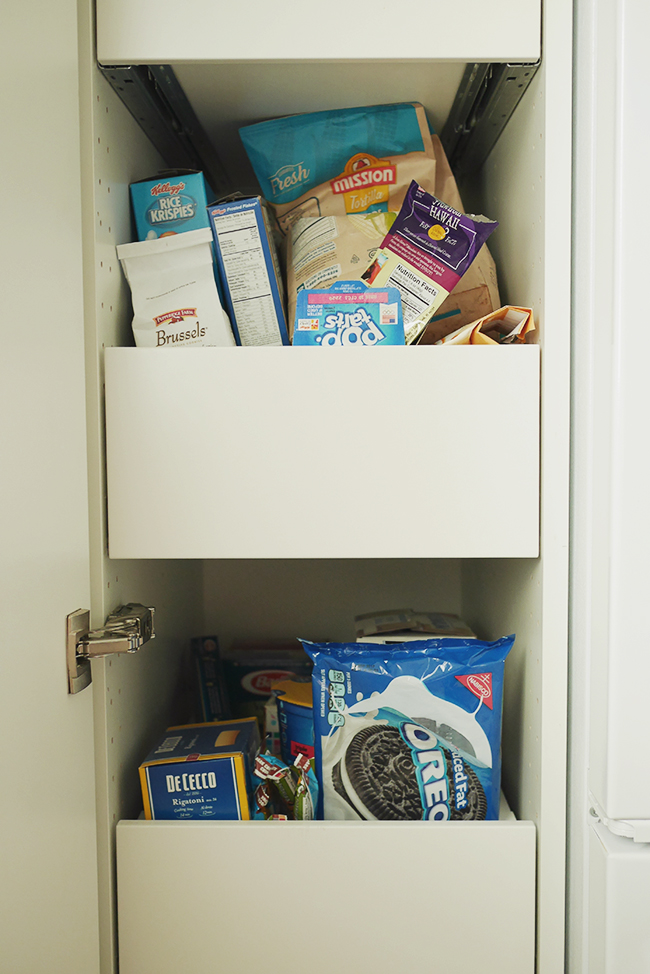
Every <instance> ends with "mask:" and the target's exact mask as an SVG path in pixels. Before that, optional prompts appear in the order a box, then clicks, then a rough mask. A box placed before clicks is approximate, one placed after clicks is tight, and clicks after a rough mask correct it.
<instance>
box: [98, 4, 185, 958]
mask: <svg viewBox="0 0 650 974" xmlns="http://www.w3.org/2000/svg"><path fill="white" fill-rule="evenodd" d="M80 8H81V31H80V49H81V104H82V126H83V139H82V162H83V179H84V187H83V191H84V265H85V267H84V273H85V316H86V374H87V400H88V406H87V414H88V453H89V497H90V539H91V610H92V611H91V625H93V626H101V625H103V623H104V620H105V618H106V616H107V615H108V614H109V612H111V611H112V610H113V609H115V608H116V607H117V606H119V605H121V604H123V603H125V602H131V601H132V602H141V603H143V604H145V605H149V606H153V607H155V608H156V630H157V635H156V638H155V640H154V641H153V642H151V643H150V644H148V645H147V646H146V647H145V648H144V649H143V650H141V651H140V652H139V653H138V654H135V655H128V656H125V657H121V658H120V657H115V658H113V659H110V660H108V659H107V660H97V661H95V662H94V663H93V694H94V704H95V743H96V768H97V807H98V813H97V830H98V845H99V874H100V882H99V888H100V924H101V965H102V972H103V974H110V972H112V971H114V970H115V969H116V964H117V958H116V948H115V929H116V927H115V924H116V919H115V910H114V907H115V859H114V826H115V823H116V821H117V820H118V819H119V818H121V817H122V816H124V815H137V813H138V810H139V807H140V797H139V783H138V778H137V772H136V768H137V765H138V763H139V761H140V760H141V758H142V756H143V755H144V754H145V753H146V752H147V751H148V749H149V747H150V745H151V743H152V741H153V740H154V739H155V738H156V737H157V736H158V734H159V733H160V731H161V730H162V728H163V727H164V726H165V725H166V723H167V722H168V720H169V715H170V713H171V712H172V710H173V707H174V699H175V695H176V693H177V687H178V676H179V668H180V665H181V655H182V651H183V649H184V647H185V645H186V643H187V640H188V638H189V636H190V635H192V634H194V633H196V632H200V631H201V629H202V625H201V615H202V604H201V588H202V581H201V566H200V565H199V564H196V563H193V564H191V563H169V562H153V563H151V562H150V563H147V562H127V563H120V562H115V561H111V560H110V559H109V558H108V556H107V540H106V478H105V461H104V440H105V437H104V408H103V383H104V377H103V350H104V347H105V346H110V345H116V344H117V345H128V344H132V335H131V304H130V295H129V290H128V286H127V285H126V282H125V280H124V276H123V274H122V272H121V269H120V266H119V261H118V260H117V257H116V252H115V246H116V244H120V243H125V242H128V241H130V240H132V239H134V238H133V236H132V228H131V215H130V208H129V183H131V182H133V181H135V180H137V179H141V178H144V177H146V176H148V175H151V174H152V173H155V172H157V171H158V170H159V169H160V168H163V167H164V165H165V163H164V160H163V159H162V158H161V157H160V156H159V155H158V153H157V152H156V151H155V150H154V149H153V147H152V146H151V144H150V143H149V141H148V140H147V139H146V137H145V136H144V134H143V133H142V131H141V129H140V128H139V127H138V125H137V124H136V122H135V121H134V119H133V118H132V117H131V116H130V115H129V114H128V112H127V111H126V109H125V108H124V106H123V105H122V103H121V102H120V100H119V99H118V98H117V96H116V95H115V94H114V92H113V91H112V89H111V88H110V87H109V86H108V84H107V83H106V82H105V81H104V79H103V77H102V76H101V74H100V73H99V72H98V71H97V68H96V65H95V61H94V51H93V37H92V34H93V28H92V23H91V20H90V15H89V10H88V8H87V5H86V3H85V2H83V0H82V3H81V4H80Z"/></svg>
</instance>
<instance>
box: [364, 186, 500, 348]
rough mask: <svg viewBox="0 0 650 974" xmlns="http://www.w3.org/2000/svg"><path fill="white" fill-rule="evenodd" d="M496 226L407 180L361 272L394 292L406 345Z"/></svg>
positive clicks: (454, 285) (420, 329) (455, 283)
mask: <svg viewBox="0 0 650 974" xmlns="http://www.w3.org/2000/svg"><path fill="white" fill-rule="evenodd" d="M498 225H499V224H498V223H497V222H496V221H495V220H488V219H487V217H484V216H475V215H471V216H470V215H468V214H464V213H460V212H459V211H458V210H455V209H454V208H453V206H449V205H448V204H447V203H443V202H442V201H441V200H439V199H437V198H436V197H435V196H432V195H431V194H430V193H427V192H425V190H423V189H422V187H421V186H418V184H417V183H416V182H415V181H413V182H412V183H411V185H410V186H409V188H408V190H407V193H406V196H405V198H404V202H403V204H402V208H401V210H400V211H399V213H398V215H397V217H396V219H395V222H394V223H393V225H392V226H391V228H390V230H389V231H388V233H387V234H386V236H385V237H384V239H383V241H382V244H381V247H380V248H379V250H378V251H377V256H376V257H375V259H374V260H373V262H372V264H371V265H370V267H369V268H368V269H367V270H366V272H365V273H364V274H363V275H362V279H363V280H364V281H365V282H366V283H367V284H368V285H372V286H373V287H386V286H389V287H396V288H397V289H398V290H399V291H400V294H401V297H402V314H403V317H404V330H405V335H406V344H407V345H410V344H412V343H413V342H414V341H416V339H418V338H419V337H420V335H421V334H422V332H423V331H424V329H425V328H426V326H427V324H428V322H429V321H430V320H431V318H432V317H433V316H434V315H435V313H436V311H437V310H438V308H439V307H440V305H441V304H442V303H443V301H444V300H445V299H446V298H447V297H448V296H449V294H450V292H451V291H453V289H454V288H455V287H456V285H457V284H458V282H459V280H460V279H461V277H462V276H463V274H464V273H465V271H466V270H467V269H468V268H469V266H470V264H471V263H472V261H473V260H474V258H475V257H476V256H477V254H478V252H479V250H480V249H481V247H482V246H483V244H484V243H485V241H486V240H487V238H488V237H489V236H490V234H491V233H492V231H493V230H495V229H496V228H497V227H498Z"/></svg>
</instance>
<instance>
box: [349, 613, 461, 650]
mask: <svg viewBox="0 0 650 974" xmlns="http://www.w3.org/2000/svg"><path fill="white" fill-rule="evenodd" d="M354 628H355V636H356V639H357V642H364V643H405V642H409V640H417V639H431V638H438V639H441V638H446V637H449V638H452V637H458V638H461V639H475V638H476V636H475V634H474V633H473V632H472V630H471V629H470V628H469V626H468V625H467V624H466V623H465V622H463V620H462V619H461V618H460V616H457V615H455V614H453V613H450V612H414V611H413V609H386V610H383V611H381V612H367V613H365V614H364V615H359V616H355V619H354Z"/></svg>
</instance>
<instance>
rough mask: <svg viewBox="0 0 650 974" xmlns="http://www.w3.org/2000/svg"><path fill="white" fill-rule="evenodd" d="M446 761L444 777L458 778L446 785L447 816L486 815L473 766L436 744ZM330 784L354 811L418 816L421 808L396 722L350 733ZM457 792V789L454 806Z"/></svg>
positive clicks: (385, 817)
mask: <svg viewBox="0 0 650 974" xmlns="http://www.w3.org/2000/svg"><path fill="white" fill-rule="evenodd" d="M440 749H441V751H442V752H443V754H444V757H445V761H446V775H447V781H448V782H450V783H451V782H452V781H453V780H454V776H456V780H457V781H458V780H460V781H461V782H462V787H461V788H460V791H457V790H456V789H455V788H454V787H453V786H452V787H451V788H450V789H449V791H450V803H449V818H450V819H452V820H458V819H472V820H476V819H484V818H485V815H486V812H487V801H486V797H485V793H484V791H483V788H482V786H481V783H480V781H479V780H478V777H477V775H476V773H475V772H474V770H473V769H472V768H471V767H470V766H469V765H468V764H467V762H465V761H464V760H463V759H462V758H461V757H460V755H458V754H457V753H456V754H452V752H451V751H450V750H449V749H447V748H444V747H441V748H440ZM332 785H333V787H334V789H335V791H336V792H337V793H338V794H339V795H340V796H341V797H342V798H344V799H345V801H346V802H347V803H348V804H349V805H350V806H351V807H352V808H353V809H354V811H355V812H356V813H357V815H359V816H360V818H363V819H378V820H380V821H408V820H416V821H417V820H421V819H422V818H423V817H424V808H423V803H422V798H421V794H420V787H419V785H418V778H417V774H416V770H415V765H414V763H413V752H412V750H411V748H410V747H409V746H408V744H407V743H406V741H405V740H404V739H403V738H402V735H401V734H400V732H399V729H398V728H397V727H393V726H390V725H386V724H380V725H377V726H371V727H364V728H363V729H362V730H360V731H359V732H358V733H357V734H355V735H354V737H353V738H352V740H351V741H350V743H349V745H348V747H347V750H346V752H345V754H344V756H343V757H342V758H341V760H340V761H339V762H338V763H337V764H336V765H335V766H334V768H333V769H332ZM457 795H461V796H462V798H461V799H459V805H460V804H461V803H462V806H463V807H462V808H461V807H456V800H457Z"/></svg>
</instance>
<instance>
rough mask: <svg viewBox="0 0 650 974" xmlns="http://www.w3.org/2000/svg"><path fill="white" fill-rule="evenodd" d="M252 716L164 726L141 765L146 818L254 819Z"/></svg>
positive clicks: (254, 729) (254, 730)
mask: <svg viewBox="0 0 650 974" xmlns="http://www.w3.org/2000/svg"><path fill="white" fill-rule="evenodd" d="M259 746H260V735H259V729H258V726H257V721H256V720H255V718H253V717H251V718H248V719H244V720H226V721H214V722H211V723H207V724H183V725H180V726H174V727H168V728H167V731H166V733H165V736H164V737H163V738H162V740H160V741H159V742H158V744H157V745H156V747H155V748H154V749H153V750H152V751H151V752H150V753H149V754H148V755H147V757H146V758H145V760H144V761H143V762H142V764H141V765H140V784H141V787H142V800H143V804H144V815H145V818H146V819H242V820H248V819H250V818H252V779H251V775H252V771H253V767H254V764H255V756H256V754H257V752H258V750H259Z"/></svg>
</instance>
